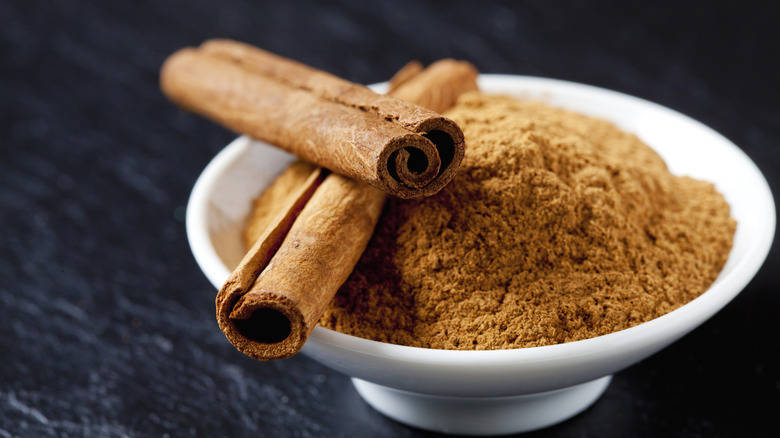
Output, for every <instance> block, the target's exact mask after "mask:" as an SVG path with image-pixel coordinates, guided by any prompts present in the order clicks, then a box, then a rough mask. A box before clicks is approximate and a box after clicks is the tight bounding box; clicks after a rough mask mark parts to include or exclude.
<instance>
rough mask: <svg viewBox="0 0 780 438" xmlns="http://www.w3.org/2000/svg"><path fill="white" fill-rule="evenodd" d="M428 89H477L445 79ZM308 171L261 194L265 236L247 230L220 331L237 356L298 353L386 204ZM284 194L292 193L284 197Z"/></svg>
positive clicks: (376, 195)
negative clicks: (267, 205) (272, 210)
mask: <svg viewBox="0 0 780 438" xmlns="http://www.w3.org/2000/svg"><path fill="white" fill-rule="evenodd" d="M416 77H417V75H415V76H414V77H413V78H410V79H409V80H410V81H414V80H416V79H415V78H416ZM442 77H443V78H449V77H450V76H449V75H442ZM474 80H476V76H475V77H474ZM429 86H432V87H434V86H435V87H441V88H453V87H458V89H462V90H463V91H466V90H467V89H471V87H472V85H468V86H464V85H463V83H459V82H455V83H448V82H446V81H445V82H441V83H436V81H432V82H431V83H430V84H429ZM455 94H459V93H457V91H456V92H455ZM302 169H306V166H300V165H296V164H293V165H292V166H291V168H290V169H288V170H287V171H285V172H284V173H283V174H282V175H280V177H278V178H277V179H276V180H275V181H274V182H273V183H272V185H271V187H269V188H267V189H266V191H265V192H264V194H263V196H261V198H260V199H266V200H268V199H272V200H273V199H276V202H277V203H278V204H280V205H281V207H278V206H277V208H278V209H279V212H278V213H277V214H276V215H275V216H274V219H273V220H272V221H271V222H270V224H268V226H267V227H266V228H265V231H262V234H259V233H260V232H261V231H260V230H254V231H252V230H248V233H254V234H253V235H250V236H249V239H250V240H251V241H253V242H254V244H253V245H252V247H251V248H250V249H249V251H248V252H247V254H246V256H245V257H244V259H243V260H242V262H241V263H240V264H239V266H238V267H237V268H236V269H235V270H234V271H233V273H232V274H231V276H230V278H229V279H228V280H227V282H226V283H225V285H223V287H222V288H221V289H220V291H219V293H218V294H217V300H216V306H217V321H218V324H219V326H220V328H221V329H222V331H223V332H224V333H225V335H226V336H227V338H228V339H229V340H230V342H231V343H232V344H233V345H234V346H235V347H236V348H238V350H239V351H241V352H243V353H244V354H246V355H248V356H251V357H254V358H256V359H260V360H271V359H282V358H285V357H289V356H291V355H293V354H296V353H297V352H298V351H300V349H301V348H302V347H303V344H304V343H305V342H306V339H307V338H308V337H309V335H310V334H311V332H312V330H313V329H314V327H315V326H316V324H317V321H319V319H320V317H321V316H322V314H323V312H324V311H325V309H326V308H327V306H328V304H329V302H330V301H331V300H332V299H333V296H334V295H335V294H336V292H337V291H338V289H339V288H340V287H341V285H342V284H343V283H344V282H345V281H346V279H347V278H348V276H349V274H350V273H351V272H352V269H353V268H354V266H355V264H356V263H357V261H358V259H359V258H360V256H361V255H362V253H363V250H364V249H365V247H366V245H367V244H368V241H369V239H370V238H371V235H372V234H373V231H374V228H375V226H376V223H377V221H378V220H379V216H380V214H381V210H382V206H383V203H384V200H385V193H384V192H383V191H381V190H378V189H377V188H375V187H373V186H371V185H368V184H365V183H361V182H358V181H355V180H352V179H349V178H346V177H344V176H341V175H338V174H334V173H330V174H327V176H324V175H325V174H326V173H327V171H325V170H323V169H322V168H315V169H314V170H313V171H311V172H310V174H309V176H308V177H305V176H304V175H305V170H304V171H303V173H302V172H301V170H302ZM304 179H305V181H304ZM296 185H297V187H295V188H294V189H291V187H292V186H296ZM284 191H288V192H290V193H291V195H289V196H288V197H280V196H279V193H280V192H284ZM265 195H269V196H265ZM279 199H283V200H282V201H279ZM269 202H270V201H269ZM304 205H305V207H304ZM262 215H263V216H264V217H267V216H269V212H268V211H263V212H262Z"/></svg>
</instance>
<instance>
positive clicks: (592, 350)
mask: <svg viewBox="0 0 780 438" xmlns="http://www.w3.org/2000/svg"><path fill="white" fill-rule="evenodd" d="M479 84H480V87H481V88H484V89H485V91H488V92H490V91H491V88H507V87H517V85H518V84H521V85H525V86H526V87H529V86H542V87H546V88H555V89H556V90H563V91H564V92H566V93H578V94H592V93H598V94H599V95H600V96H601V97H602V98H604V97H606V98H609V99H613V100H615V102H620V103H622V104H629V105H642V106H645V107H651V108H653V109H655V110H658V111H662V112H665V113H667V114H668V115H671V116H673V117H675V118H677V119H679V120H681V121H683V122H685V123H688V124H693V125H696V126H697V127H698V128H700V129H704V130H706V131H709V133H710V134H712V135H714V136H715V137H714V138H717V139H718V141H720V142H721V143H722V145H723V146H726V147H728V148H730V149H731V152H732V153H733V154H734V156H735V157H737V159H738V160H739V161H740V162H739V163H737V164H738V165H740V166H745V168H746V169H747V170H749V171H750V173H751V174H752V177H753V179H754V181H753V183H754V184H755V187H754V189H755V190H756V191H757V192H758V195H757V196H758V197H759V198H760V199H761V200H762V206H763V207H764V208H763V210H765V211H767V212H768V213H769V214H767V215H766V216H763V217H761V218H759V219H760V220H759V223H758V225H759V226H760V227H761V235H764V236H766V237H767V238H765V239H754V240H753V241H751V242H750V244H749V246H748V247H747V249H746V250H745V254H744V255H743V256H742V257H741V258H740V259H739V260H737V261H736V264H735V265H734V266H732V268H731V269H730V271H729V272H728V273H726V274H725V275H721V276H719V277H718V279H717V280H716V281H715V283H713V285H712V286H710V288H708V289H707V290H706V291H705V292H704V293H702V294H701V295H700V296H699V297H697V298H695V299H694V300H692V301H690V302H689V303H687V304H685V305H683V306H681V307H679V308H677V309H675V310H673V311H671V312H669V313H667V314H664V315H662V316H660V317H658V318H655V319H653V320H650V321H648V322H645V323H642V324H639V325H636V326H634V327H630V328H627V329H624V330H620V331H617V332H613V333H609V334H606V335H602V336H597V337H594V338H589V339H584V340H579V341H572V342H567V343H563V344H555V345H546V346H541V347H527V348H517V349H503V350H443V349H432V348H422V347H410V346H405V345H396V344H390V343H385V342H380V341H374V340H370V339H364V338H359V337H356V336H352V335H348V334H344V333H340V332H336V331H334V330H330V329H327V328H325V327H322V326H317V327H315V329H314V330H313V332H312V334H311V336H310V338H309V340H308V342H307V344H306V345H304V348H303V352H304V353H306V352H307V346H308V345H309V344H310V343H316V344H319V345H320V346H322V345H325V346H327V347H329V348H333V349H338V350H346V351H352V352H356V353H360V354H362V355H369V356H375V357H384V358H392V359H393V360H395V361H403V362H416V363H428V364H437V365H441V366H447V365H452V364H458V365H463V364H474V365H487V364H495V363H503V364H506V363H533V362H547V361H555V360H559V359H562V358H566V359H571V358H573V357H579V356H588V355H601V354H604V353H605V352H607V351H616V350H625V349H626V348H629V349H640V348H644V347H645V346H647V345H655V344H663V345H665V344H666V343H668V342H671V341H673V340H676V339H677V338H679V337H681V336H683V335H684V334H686V333H687V332H688V331H690V330H692V329H693V328H695V327H697V326H698V325H699V324H701V323H703V322H704V321H705V320H707V319H709V318H710V317H711V316H712V315H714V314H715V313H717V312H718V311H719V310H720V309H721V308H722V307H724V306H725V305H726V304H728V302H730V301H731V300H732V299H733V298H734V297H735V296H736V295H737V294H739V292H740V291H741V290H742V289H743V288H744V287H745V286H746V285H747V284H748V283H749V282H750V280H751V279H752V278H753V276H755V274H756V273H757V272H758V270H759V268H760V267H761V266H762V264H763V262H764V260H765V259H766V257H767V255H768V253H769V250H770V248H771V245H772V241H773V237H774V232H775V226H776V217H775V206H774V200H773V197H772V193H771V190H770V188H769V185H768V183H767V181H766V179H765V177H764V176H763V174H762V173H761V171H760V170H759V168H758V167H757V166H756V165H755V163H754V162H753V161H751V160H750V158H749V157H748V156H747V155H746V154H745V153H744V152H743V151H742V150H741V149H740V148H739V147H737V146H736V145H735V144H734V143H732V142H731V141H729V140H728V139H726V138H725V137H724V136H722V135H721V134H719V133H717V132H716V131H714V130H712V129H711V128H709V127H707V126H706V125H704V124H702V123H701V122H698V121H697V120H695V119H692V118H690V117H688V116H686V115H684V114H682V113H679V112H677V111H675V110H672V109H670V108H667V107H664V106H662V105H659V104H656V103H653V102H650V101H647V100H645V99H641V98H638V97H635V96H631V95H628V94H625V93H621V92H618V91H614V90H608V89H604V88H600V87H596V86H592V85H587V84H580V83H575V82H570V81H565V80H559V79H550V78H540V77H533V76H522V75H504V74H480V77H479ZM371 88H372V89H374V90H376V91H379V92H381V91H382V90H383V89H385V88H386V83H380V84H374V85H372V86H371ZM255 141H256V140H253V139H250V138H248V137H246V136H240V137H238V138H236V139H235V140H233V141H232V142H231V143H230V144H228V145H227V146H226V147H225V148H224V149H223V150H222V151H220V152H219V153H218V154H217V155H216V156H215V157H214V158H213V159H212V160H211V161H210V162H209V163H208V165H207V166H206V168H205V169H204V170H203V172H202V173H201V175H200V176H199V177H198V179H197V181H196V182H195V184H194V186H193V189H192V192H191V194H190V197H189V201H188V204H187V210H186V224H185V225H186V231H187V237H188V240H189V243H190V248H191V250H192V253H193V256H194V258H195V260H196V262H197V264H198V265H199V267H200V268H201V270H202V271H203V272H204V274H205V275H206V277H207V278H208V279H209V281H210V282H211V283H212V284H213V285H214V286H215V287H216V288H217V289H219V288H220V287H221V285H222V283H224V281H225V280H226V279H227V277H228V276H229V274H230V272H229V270H228V268H227V267H225V265H224V264H223V263H222V261H221V259H220V257H219V256H218V254H217V253H216V250H215V248H214V246H213V245H212V244H211V240H210V236H209V230H208V224H207V223H206V211H207V208H208V200H209V195H210V194H211V191H212V189H213V187H214V185H215V183H216V182H217V181H218V180H219V178H220V177H221V176H222V175H223V173H224V171H225V169H227V168H228V167H229V166H230V164H231V163H233V162H234V161H235V160H237V159H238V158H240V157H241V155H242V154H243V153H245V152H246V150H247V148H249V147H251V145H252V143H253V142H255ZM739 226H740V225H739V224H738V227H739ZM733 251H734V250H733V248H732V254H730V257H731V256H732V255H733ZM670 339H671V341H669V340H670ZM663 345H661V346H663Z"/></svg>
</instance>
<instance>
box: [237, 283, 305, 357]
mask: <svg viewBox="0 0 780 438" xmlns="http://www.w3.org/2000/svg"><path fill="white" fill-rule="evenodd" d="M286 301H288V299H287V298H285V297H284V296H280V295H279V294H272V293H249V294H246V295H244V296H242V297H241V298H240V299H239V300H238V302H237V303H236V305H235V306H234V307H233V310H232V311H231V312H230V316H229V319H228V320H227V321H225V322H226V323H227V324H228V325H230V326H231V329H232V330H230V331H231V332H232V335H233V336H236V339H235V340H233V339H231V342H233V344H234V345H236V347H238V349H239V350H241V352H243V353H244V354H247V355H249V356H252V357H254V358H256V359H260V360H271V359H283V358H286V357H290V356H292V355H294V354H296V353H298V352H299V351H300V350H301V348H302V347H303V344H304V343H305V342H306V338H307V337H308V333H309V330H308V329H307V327H306V321H305V319H304V317H303V315H302V314H301V313H300V312H299V311H297V307H296V306H294V305H292V304H291V303H288V302H286ZM229 337H230V336H229Z"/></svg>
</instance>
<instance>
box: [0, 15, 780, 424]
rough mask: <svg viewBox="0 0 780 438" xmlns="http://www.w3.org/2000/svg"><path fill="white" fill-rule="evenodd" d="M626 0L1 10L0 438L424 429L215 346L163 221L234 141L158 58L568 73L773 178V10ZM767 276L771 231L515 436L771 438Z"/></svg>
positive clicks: (342, 387)
mask: <svg viewBox="0 0 780 438" xmlns="http://www.w3.org/2000/svg"><path fill="white" fill-rule="evenodd" d="M627 3H629V2H607V3H605V4H599V3H589V2H546V1H535V2H527V3H525V2H523V3H519V2H518V3H517V4H515V2H506V3H482V2H473V3H461V2H441V3H430V2H414V1H383V2H361V1H341V2H317V1H310V2H300V3H295V2H282V1H278V2H276V1H274V2H259V1H249V0H246V1H239V0H231V1H219V2H203V1H184V0H177V1H133V2H112V1H100V0H95V1H62V0H60V1H51V0H46V1H23V0H4V1H2V2H0V84H1V85H0V255H1V256H2V257H1V258H0V438H7V437H16V436H28V437H59V436H63V437H64V436H87V437H126V436H127V437H146V436H149V437H164V436H171V437H174V436H209V437H220V436H231V437H233V436H235V437H243V436H245V437H259V436H302V437H303V436H317V437H319V436H334V437H352V436H375V437H413V436H427V434H426V433H425V432H421V431H418V430H414V429H409V428H407V427H404V426H402V425H400V424H398V423H395V422H393V421H391V420H389V419H386V418H385V417H383V416H382V415H380V414H378V413H377V412H375V411H373V410H372V409H371V408H369V407H368V406H367V405H366V404H365V403H364V402H363V401H362V400H361V399H360V398H359V397H358V395H357V394H356V392H355V391H354V389H353V387H352V386H351V385H350V383H349V380H348V379H347V378H346V377H345V376H343V375H340V374H337V373H334V372H332V371H330V370H329V369H326V368H324V367H322V366H320V365H319V364H318V363H315V362H313V361H311V360H309V359H308V358H306V357H294V358H292V359H289V360H284V361H277V362H272V363H259V362H256V361H253V360H252V359H249V358H248V357H245V356H243V355H241V354H240V353H238V352H237V351H236V350H235V349H234V348H233V347H232V346H230V345H229V344H228V342H227V341H226V340H225V338H224V336H223V335H222V333H221V332H220V331H219V330H218V328H217V325H216V323H215V321H214V295H215V290H214V289H213V287H212V286H211V285H210V284H209V283H208V282H207V280H206V278H205V277H204V276H203V274H202V273H201V271H200V270H199V269H198V267H197V265H196V264H195V262H194V260H193V258H192V255H191V253H190V250H189V247H188V244H187V240H186V236H185V231H184V222H183V216H184V211H185V207H186V203H187V197H188V195H189V192H190V189H191V187H192V185H193V183H194V182H195V179H196V178H197V176H198V174H199V173H200V171H201V170H202V169H203V167H204V166H205V165H206V163H207V162H208V161H209V160H210V159H211V158H212V157H213V156H214V155H215V154H216V153H217V152H218V151H219V150H220V149H221V148H222V147H224V146H225V145H226V144H227V143H228V142H229V141H230V140H231V139H232V138H233V137H234V134H232V133H230V132H228V131H226V130H224V129H222V128H220V127H217V126H215V125H213V124H211V123H209V122H207V121H205V120H203V119H200V118H198V117H195V116H191V115H188V114H184V113H182V112H180V111H179V110H178V109H176V108H175V107H174V106H173V105H171V104H170V103H169V102H167V101H166V100H165V99H164V98H163V96H162V95H161V93H160V92H159V90H158V87H157V79H158V70H159V67H160V65H161V63H162V61H163V59H164V58H165V57H166V56H167V55H169V54H170V53H172V52H173V51H175V50H176V49H178V48H180V47H182V46H186V45H197V44H199V43H200V42H201V41H202V40H204V39H207V38H213V37H229V38H234V39H238V40H242V41H246V42H249V43H252V44H255V45H258V46H260V47H263V48H266V49H268V50H271V51H274V52H276V53H279V54H282V55H285V56H288V57H291V58H294V59H297V60H300V61H303V62H305V63H308V64H311V65H313V66H315V67H319V68H321V69H324V70H327V71H329V72H332V73H335V74H337V75H339V76H342V77H344V78H347V79H350V80H353V81H356V82H360V83H372V82H378V81H383V80H385V79H387V78H388V77H390V76H391V75H392V74H393V73H394V72H395V71H396V70H397V69H398V68H400V67H401V66H402V65H403V64H404V63H406V62H407V61H409V60H411V59H419V60H421V61H423V62H426V63H427V62H430V61H433V60H436V59H439V58H443V57H455V58H461V59H467V60H470V61H472V62H473V63H474V64H476V65H477V67H478V68H479V69H480V70H481V71H482V72H485V73H510V74H522V75H534V76H544V77H552V78H559V79H566V80H571V81H577V82H583V83H587V84H592V85H597V86H601V87H606V88H610V89H615V90H618V91H622V92H626V93H629V94H633V95H636V96H639V97H642V98H645V99H648V100H651V101H655V102H658V103H660V104H662V105H665V106H668V107H671V108H673V109H676V110H678V111H681V112H683V113H685V114H688V115H690V116H692V117H694V118H696V119H698V120H700V121H702V122H704V123H705V124H707V125H709V126H711V127H712V128H714V129H715V130H717V131H719V132H720V133H722V134H724V135H725V136H726V137H728V138H729V139H731V140H732V141H733V142H734V143H736V144H737V145H739V146H740V147H741V148H742V149H743V150H744V151H745V152H746V153H747V154H748V155H749V156H750V157H751V158H752V159H753V160H754V161H755V162H756V163H757V164H758V165H759V167H760V168H761V169H762V171H763V172H764V174H765V175H766V177H767V179H768V180H769V182H770V184H771V185H772V187H773V188H774V191H775V192H777V191H778V188H780V181H779V179H780V172H779V170H780V165H779V164H780V147H778V142H780V105H779V104H778V101H779V100H780V99H779V98H780V92H779V91H778V90H779V89H780V86H779V85H778V79H779V78H780V67H779V66H778V59H780V43H779V42H780V31H778V27H780V26H778V19H780V7H779V6H778V5H780V3H778V2H770V1H767V2H764V3H751V4H749V5H748V4H746V3H745V2H739V4H740V6H737V4H738V2H728V3H727V2H722V3H714V2H708V1H699V2H681V1H653V2H631V3H634V4H633V6H628V5H627ZM607 5H611V6H607ZM618 5H619V6H618ZM723 171H724V172H728V169H723ZM778 270H780V257H778V250H777V244H776V243H775V244H774V245H773V250H772V252H771V253H770V257H769V259H768V261H767V262H766V264H765V265H764V267H763V269H762V270H761V271H760V272H759V274H758V275H757V276H756V278H755V279H754V280H753V281H752V283H751V284H750V285H749V286H748V287H747V288H746V289H745V290H744V292H743V293H742V294H741V295H739V296H738V297H737V298H736V299H735V300H734V301H733V302H732V303H731V304H730V305H729V306H727V307H726V308H725V309H724V310H723V311H721V312H720V313H719V314H718V315H716V316H715V317H714V318H712V319H711V320H710V321H708V322H707V323H706V324H704V325H703V326H701V327H700V328H699V329H697V330H696V331H694V332H693V333H691V334H690V335H688V336H686V337H685V338H683V339H682V340H681V341H679V342H677V343H676V344H674V345H673V346H671V347H669V348H667V349H666V350H664V351H662V352H660V353H659V354H656V355H655V356H653V357H651V358H649V359H647V360H645V361H643V362H641V363H640V364H638V365H636V366H633V367H631V368H629V369H627V370H625V371H623V372H620V373H618V374H617V375H616V376H615V378H614V380H613V382H612V384H611V386H610V387H609V389H608V390H607V392H606V393H605V395H604V396H603V397H602V398H601V399H600V400H599V401H598V402H597V403H596V404H595V405H594V406H593V407H592V408H590V409H589V410H587V411H586V412H585V413H583V414H581V415H579V416H577V417H575V418H573V419H571V420H569V421H567V422H565V423H562V424H560V425H558V426H555V427H552V428H549V429H546V430H543V431H539V432H536V433H533V434H530V435H529V436H540V437H547V436H553V437H558V436H561V437H569V436H577V437H581V436H582V437H584V436H587V437H608V436H648V437H653V436H763V435H765V434H767V433H770V434H771V433H773V432H777V430H778V429H780V419H779V418H778V417H780V362H779V361H778V358H777V350H778V340H777V339H778V335H779V334H780V322H779V321H780V317H778V308H780V298H778V290H777V289H778V286H779V285H780V281H779V280H778V275H777V272H778Z"/></svg>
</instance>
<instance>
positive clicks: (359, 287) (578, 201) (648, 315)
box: [320, 92, 736, 350]
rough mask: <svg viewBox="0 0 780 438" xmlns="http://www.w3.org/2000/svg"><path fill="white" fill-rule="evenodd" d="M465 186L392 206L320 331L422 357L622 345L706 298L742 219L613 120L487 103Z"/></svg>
mask: <svg viewBox="0 0 780 438" xmlns="http://www.w3.org/2000/svg"><path fill="white" fill-rule="evenodd" d="M446 115H447V116H448V117H450V118H452V119H454V120H455V121H456V122H457V123H458V124H459V125H460V127H461V128H462V129H463V131H464V133H465V135H466V144H467V149H466V157H465V159H464V161H463V164H462V166H461V168H460V170H459V173H458V175H457V177H456V178H455V180H454V181H453V182H452V183H450V184H449V185H448V186H446V187H445V188H444V189H443V190H442V191H441V192H439V193H438V194H436V195H434V196H432V197H430V198H426V199H422V200H400V199H389V200H388V203H387V205H386V206H385V210H384V213H383V216H382V218H381V219H380V222H379V224H378V226H377V228H376V231H375V233H374V236H373V237H372V240H371V242H370V243H369V245H368V248H367V249H366V251H365V253H364V254H363V256H362V258H361V259H360V261H359V263H358V265H357V267H356V268H355V270H354V271H353V273H352V275H351V277H350V278H349V279H348V280H347V282H346V283H345V284H344V285H343V286H342V288H341V290H340V291H339V293H338V294H337V296H336V298H335V299H334V301H333V303H332V304H331V307H330V308H329V310H328V311H327V312H326V313H325V315H324V316H323V317H322V319H321V320H320V324H321V325H323V326H325V327H328V328H331V329H334V330H337V331H340V332H343V333H347V334H351V335H355V336H359V337H363V338H368V339H373V340H378V341H384V342H390V343H395V344H401V345H409V346H415V347H426V348H437V349H463V350H488V349H507V348H522V347H535V346H543V345H551V344H558V343H563V342H569V341H576V340H581V339H586V338H591V337H595V336H599V335H604V334H608V333H611V332H614V331H618V330H622V329H626V328H628V327H631V326H634V325H637V324H640V323H643V322H646V321H649V320H651V319H653V318H657V317H659V316H661V315H663V314H665V313H667V312H670V311H672V310H674V309H676V308H678V307H680V306H682V305H683V304H686V303H688V302H689V301H691V300H692V299H694V298H696V297H697V296H699V295H700V294H701V293H703V292H704V291H705V290H706V289H707V288H708V287H709V286H710V285H711V284H712V282H713V281H714V280H715V278H716V277H717V275H718V273H719V272H720V270H721V268H722V267H723V265H724V264H725V262H726V259H727V257H728V253H729V250H730V248H731V245H732V237H733V234H734V231H735V227H736V224H735V222H734V220H733V219H731V218H730V216H729V206H728V204H727V203H726V202H725V201H724V199H723V197H722V196H721V195H720V194H719V193H718V192H717V191H716V190H715V188H714V187H713V186H712V185H711V184H710V183H707V182H702V181H698V180H694V179H691V178H688V177H678V176H673V175H671V174H670V173H669V171H668V170H667V167H666V165H665V163H664V161H663V160H662V159H661V158H660V156H659V155H658V154H656V153H655V152H654V151H653V150H652V149H650V148H649V147H648V146H647V145H645V144H644V143H642V141H640V140H639V139H638V138H637V137H636V136H634V135H632V134H629V133H625V132H623V131H621V130H619V129H618V128H617V127H615V126H614V125H612V124H611V123H608V122H606V121H603V120H598V119H594V118H590V117H586V116H584V115H580V114H576V113H572V112H568V111H564V110H560V109H554V108H550V107H548V106H545V105H542V104H539V103H532V102H524V101H519V100H517V99H514V98H510V97H503V96H489V95H484V94H480V93H477V92H474V93H469V94H467V95H465V96H463V97H462V98H461V99H460V100H459V103H458V104H457V106H456V107H455V108H453V109H452V110H451V111H449V112H448V113H447V114H446Z"/></svg>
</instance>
